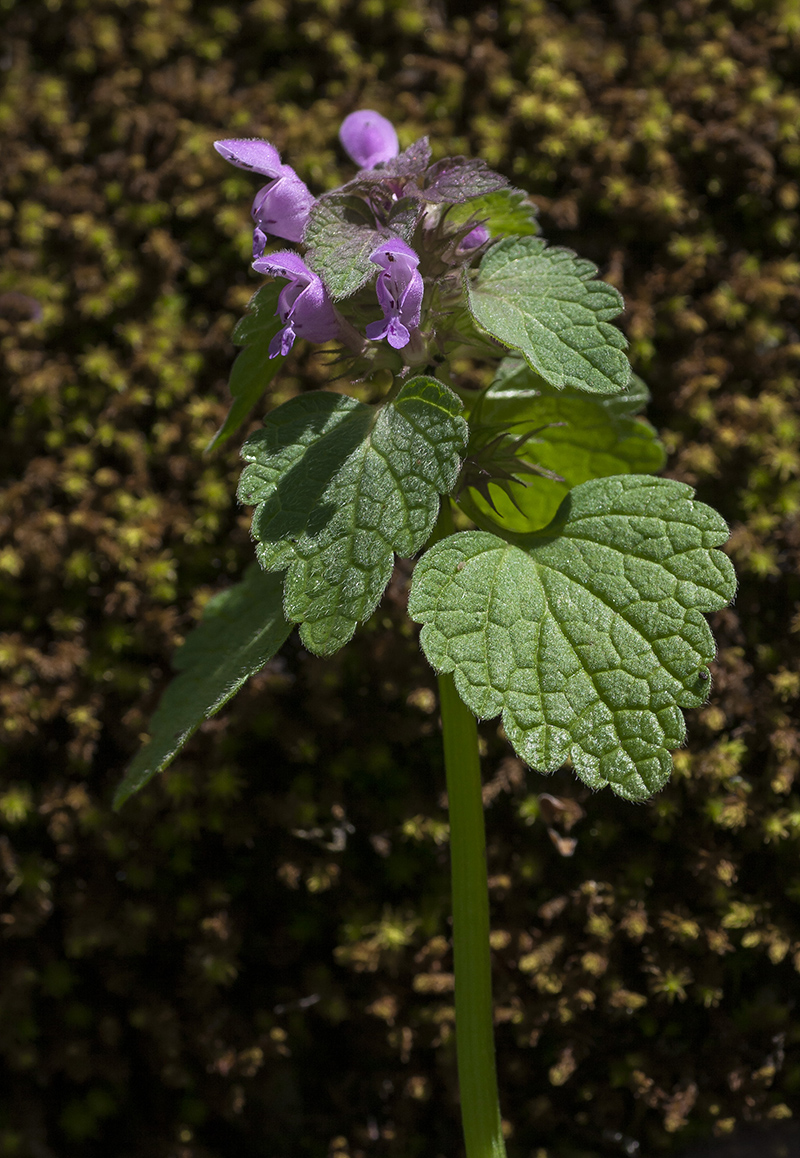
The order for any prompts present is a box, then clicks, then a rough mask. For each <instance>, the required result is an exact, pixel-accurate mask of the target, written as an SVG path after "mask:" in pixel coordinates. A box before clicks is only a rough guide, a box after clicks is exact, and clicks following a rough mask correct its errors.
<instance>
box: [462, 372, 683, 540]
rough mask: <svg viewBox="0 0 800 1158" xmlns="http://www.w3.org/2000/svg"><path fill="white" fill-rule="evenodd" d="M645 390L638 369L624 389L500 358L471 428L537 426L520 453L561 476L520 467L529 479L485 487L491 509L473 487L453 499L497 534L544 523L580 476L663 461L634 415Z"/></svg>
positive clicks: (651, 434)
mask: <svg viewBox="0 0 800 1158" xmlns="http://www.w3.org/2000/svg"><path fill="white" fill-rule="evenodd" d="M648 396H649V395H648V390H647V387H646V386H645V384H644V382H642V380H641V378H638V377H637V376H636V375H633V376H632V377H631V384H630V386H629V388H628V390H627V391H626V392H625V393H623V394H614V395H597V394H586V393H585V392H584V391H581V390H570V389H565V390H556V389H555V388H554V387H552V386H549V385H548V384H547V383H546V382H545V381H544V379H542V378H540V377H538V375H536V374H534V373H533V372H532V371H531V370H530V368H529V367H528V365H527V363H526V362H523V361H521V360H519V359H511V358H506V359H505V360H504V362H503V363H501V365H500V367H499V372H498V377H497V378H496V379H495V381H494V382H493V383H492V385H491V386H490V387H489V389H488V390H487V392H486V394H485V395H484V397H483V399H482V401H481V403H480V405H479V418H478V421H477V422H475V421H474V419H473V416H472V415H471V416H470V429H471V431H472V435H473V437H474V436H475V435H479V434H480V430H481V426H486V427H489V428H490V429H491V428H495V427H496V428H499V429H503V430H507V431H508V432H509V434H510V435H511V436H513V437H519V436H521V435H523V434H525V432H526V431H528V430H532V431H537V433H535V434H534V435H533V437H532V438H531V439H530V440H529V441H528V442H526V443H525V445H524V448H523V449H522V450H521V451H520V453H519V458H520V459H521V460H522V462H531V463H536V464H537V465H538V466H540V467H544V468H545V469H546V470H548V471H552V472H554V473H555V474H557V475H560V476H561V479H562V480H563V481H558V480H557V479H552V478H544V477H531V476H530V475H526V479H528V480H529V482H528V485H527V486H526V485H524V484H523V483H515V482H511V483H506V484H504V486H503V487H502V488H501V487H499V486H495V487H492V488H491V497H492V501H493V503H494V508H495V509H494V510H492V508H491V507H490V505H489V504H488V503H487V502H486V500H485V499H484V498H483V496H482V495H480V494H478V493H477V492H476V491H474V490H468V491H466V492H465V493H464V494H463V495H462V496H461V497H460V498H459V505H460V506H461V507H462V508H463V510H464V512H465V513H466V514H467V515H469V516H470V517H471V518H472V519H473V520H474V521H475V522H477V523H478V524H479V525H481V526H483V527H485V526H486V523H487V521H489V520H490V521H491V522H492V523H493V524H495V525H496V526H497V527H498V532H499V533H500V534H504V533H505V532H514V533H524V532H526V531H535V530H539V529H540V528H541V527H546V526H547V524H548V523H549V522H550V520H551V519H552V518H553V517H554V516H555V513H556V511H557V510H558V508H559V505H560V504H561V502H562V501H563V499H564V498H565V497H566V495H567V494H568V493H569V491H570V490H572V488H573V487H575V486H577V485H578V484H579V483H582V482H587V481H588V480H589V479H594V478H605V477H607V476H609V475H618V474H649V473H656V472H657V471H659V470H661V468H662V467H663V465H664V460H665V454H664V448H663V447H662V445H661V443H660V442H659V441H658V435H657V433H656V431H655V430H654V429H653V427H652V426H651V425H650V424H649V422H645V421H644V420H643V419H639V418H636V414H637V413H638V411H639V410H641V409H642V408H643V407H644V405H645V404H646V402H647V399H648ZM476 417H477V416H476ZM540 427H544V429H539V428H540Z"/></svg>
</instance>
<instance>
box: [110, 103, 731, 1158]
mask: <svg viewBox="0 0 800 1158" xmlns="http://www.w3.org/2000/svg"><path fill="white" fill-rule="evenodd" d="M340 140H341V143H342V145H343V147H344V149H345V151H346V152H347V154H348V156H350V157H351V158H352V160H353V161H354V162H355V163H356V165H358V166H359V169H358V172H356V173H355V174H354V175H353V176H352V177H351V178H350V180H348V181H347V182H346V183H345V184H344V185H342V186H341V187H340V188H339V189H334V190H331V191H330V192H327V193H323V194H321V195H320V196H319V197H314V196H313V194H312V193H311V192H310V191H309V189H308V188H307V186H306V185H305V183H304V182H303V181H302V180H301V179H300V177H299V176H298V175H297V174H296V173H295V171H294V170H293V169H292V168H291V166H289V165H285V164H283V163H282V161H281V158H280V155H279V153H278V151H277V149H276V148H275V147H274V146H273V145H272V144H270V143H269V142H267V141H262V140H223V141H217V142H216V145H215V147H216V149H217V151H218V152H219V153H220V154H221V155H222V156H223V157H224V158H225V159H226V160H227V161H230V162H231V163H232V164H233V165H236V166H238V167H239V168H242V169H247V170H249V171H250V172H252V173H256V174H260V175H262V176H264V177H266V178H268V182H267V184H266V185H264V186H263V188H262V189H260V190H259V192H258V193H257V194H256V197H255V200H254V202H253V208H252V216H253V220H254V223H255V227H254V233H253V255H254V260H253V268H254V269H255V271H256V272H257V273H260V274H265V275H267V276H268V277H269V278H270V279H271V280H270V281H268V282H267V283H266V284H265V285H263V286H262V287H261V288H260V289H259V290H257V292H256V293H255V295H254V296H253V298H252V300H251V302H250V305H249V308H248V312H247V315H246V316H245V317H244V318H243V319H242V320H241V321H240V322H239V324H238V325H237V327H236V329H235V330H234V333H233V340H234V342H236V343H237V344H238V345H240V346H243V347H244V349H243V350H242V352H241V353H240V354H239V356H238V358H237V359H236V362H235V363H234V367H233V371H232V374H231V382H230V389H231V394H232V396H233V404H232V406H231V408H230V411H229V413H228V416H227V418H226V420H225V423H224V424H223V426H222V428H221V429H220V430H219V431H218V433H217V435H216V436H215V438H214V440H213V441H212V444H211V445H213V446H219V445H220V444H222V443H223V442H224V441H225V440H226V439H228V438H229V437H230V436H231V435H232V434H233V433H234V432H235V430H236V429H237V428H238V427H239V426H240V425H241V423H242V422H243V421H244V420H245V419H246V418H247V416H248V414H249V412H250V410H251V409H252V407H253V406H254V405H255V404H256V403H257V402H258V401H259V399H260V398H261V396H262V395H263V393H264V391H265V390H266V389H267V388H268V386H269V383H270V382H271V380H272V378H273V377H274V376H275V374H276V373H277V372H278V371H279V370H280V367H281V366H282V365H283V363H284V360H285V358H286V357H287V355H289V353H290V352H291V350H292V348H293V346H294V344H295V341H296V339H298V338H305V339H307V340H308V341H310V342H312V343H318V344H325V345H327V346H329V347H331V348H332V349H334V350H336V351H338V353H337V355H336V356H335V357H334V358H332V359H330V365H331V368H332V369H331V372H332V374H334V375H335V376H336V378H337V379H338V380H339V383H340V384H341V381H342V378H343V377H345V378H347V377H349V379H350V382H351V383H352V385H353V386H354V387H355V386H356V385H357V387H358V393H359V394H360V395H361V394H364V393H366V395H367V396H368V397H369V396H371V397H372V398H373V400H374V401H373V402H372V403H371V404H367V403H366V402H363V401H361V400H360V398H358V397H353V396H352V395H350V394H348V393H343V392H340V391H336V392H334V391H327V390H313V391H307V392H304V393H300V394H299V395H298V396H297V397H294V398H292V399H290V400H289V401H288V402H285V403H283V404H282V405H280V406H278V407H276V408H275V409H274V410H272V411H271V412H269V413H268V414H267V416H266V418H265V419H264V423H263V427H262V428H261V429H260V430H258V431H256V433H255V434H253V435H252V436H251V437H250V438H248V439H247V441H246V442H245V444H244V446H243V447H242V457H243V459H244V460H245V462H246V464H247V465H246V467H245V469H244V471H243V473H242V476H241V480H240V483H239V489H238V497H239V499H240V500H241V501H242V502H244V503H247V504H249V505H251V506H253V507H254V508H255V509H254V514H253V522H252V534H253V539H254V541H255V551H256V557H257V561H258V563H257V565H253V567H251V568H250V569H249V570H248V571H247V572H246V573H245V575H244V578H243V579H242V581H241V582H240V583H238V584H236V585H235V586H234V587H232V588H230V589H229V590H228V591H223V592H222V593H220V594H219V595H217V596H216V597H215V598H214V599H212V600H211V601H210V603H209V604H208V605H207V607H206V609H205V611H204V615H203V619H202V621H201V623H200V624H199V625H198V627H197V628H195V630H194V631H193V632H192V633H190V635H189V636H188V638H187V641H186V643H185V644H184V646H183V647H182V649H181V650H180V652H179V653H178V656H177V658H176V667H177V668H178V669H179V672H180V674H179V675H178V677H177V678H176V679H175V680H174V681H173V683H172V684H171V685H170V686H169V687H168V688H167V691H166V692H165V694H164V696H163V698H162V701H161V703H160V705H159V708H158V711H157V712H156V714H155V716H154V717H153V720H152V723H151V740H150V742H149V744H147V745H146V746H145V747H144V748H143V749H142V751H141V752H140V753H139V754H138V756H137V757H136V758H135V759H134V761H133V763H132V764H131V766H130V768H129V769H128V772H127V775H126V777H125V780H124V781H123V783H122V785H121V786H120V789H119V791H118V793H117V798H116V799H117V805H118V806H119V805H120V804H122V802H123V801H124V800H126V799H127V798H128V797H129V796H130V795H132V794H133V793H134V792H136V791H137V790H138V789H139V788H141V787H142V786H143V785H144V784H146V783H147V781H148V780H149V779H150V778H151V777H152V776H153V775H155V774H156V773H157V772H159V771H161V770H162V769H164V768H165V767H166V766H167V765H168V764H169V763H170V761H171V760H172V759H173V758H174V757H175V755H176V754H177V753H178V752H179V750H180V748H181V747H182V746H183V744H184V743H185V742H186V740H187V739H188V738H189V737H190V736H191V735H192V733H193V732H194V731H195V729H196V728H197V727H198V726H199V725H200V724H201V723H202V722H203V720H205V719H208V718H209V717H210V716H211V715H213V714H214V712H216V711H218V710H219V708H220V707H222V705H223V704H224V703H226V702H227V700H229V699H230V698H231V696H232V695H233V694H234V693H235V692H236V691H237V690H238V689H239V688H240V687H241V686H242V685H243V684H244V683H245V681H246V680H247V679H248V678H249V677H250V676H251V675H254V674H255V673H256V672H258V671H259V670H260V669H261V668H262V667H263V666H264V664H265V663H266V662H267V661H268V660H269V659H270V658H271V657H272V656H273V655H275V653H276V652H277V650H278V649H279V648H280V646H281V645H282V643H283V642H284V640H285V639H286V638H287V637H288V635H289V634H290V633H291V631H292V630H293V629H294V627H295V626H297V627H298V630H299V634H300V639H301V640H302V642H303V644H304V646H305V647H306V648H307V649H308V650H309V651H311V652H314V653H316V654H317V655H320V656H326V655H331V654H333V652H335V651H337V650H338V649H339V648H340V647H342V646H343V645H344V644H346V643H347V642H348V640H349V639H350V637H351V636H352V635H353V632H354V631H355V630H356V627H357V626H358V624H359V623H361V622H363V621H364V620H365V619H367V618H369V616H370V615H372V613H373V612H374V610H375V608H376V607H377V605H378V603H379V601H380V599H381V596H382V594H383V592H384V590H385V588H386V585H387V583H388V582H389V579H390V577H391V574H392V568H393V565H394V558H395V555H399V556H401V557H405V558H410V557H413V556H415V555H417V554H418V553H420V552H423V551H424V553H423V554H421V557H420V558H419V559H418V561H417V563H416V565H415V569H414V578H413V582H412V586H411V591H410V595H409V605H408V608H409V614H410V616H411V618H412V619H413V620H414V621H416V622H417V623H419V624H421V625H422V631H421V633H420V645H421V647H422V649H423V651H424V652H425V655H426V656H427V658H428V659H429V661H430V663H431V665H432V666H433V668H434V670H435V671H436V672H437V673H438V677H439V692H440V708H441V718H442V732H443V742H444V764H445V772H446V778H447V794H448V810H449V817H450V854H451V863H452V891H453V930H452V939H453V958H454V972H455V978H456V980H455V1009H456V1050H457V1057H458V1070H459V1083H460V1090H461V1114H462V1122H463V1127H464V1138H465V1144H466V1152H467V1158H502V1156H503V1154H504V1152H505V1151H504V1142H503V1134H504V1129H503V1123H502V1120H501V1117H500V1109H499V1100H498V1092H497V1081H496V1076H495V1066H494V1046H493V1036H492V1034H493V1030H492V1001H491V967H490V957H489V907H488V891H487V879H486V858H485V837H484V826H483V809H482V803H481V779H480V765H479V758H478V737H477V730H476V717H477V718H479V719H491V718H493V717H496V716H498V715H499V716H501V717H502V725H503V732H504V735H505V736H506V737H507V739H508V741H509V742H510V743H511V745H512V746H513V748H514V749H515V751H516V752H517V754H518V755H519V756H520V757H521V759H523V760H524V761H525V762H526V763H527V764H528V765H530V767H531V768H534V769H536V770H538V771H540V772H543V773H548V772H554V771H555V770H556V769H558V768H559V767H561V766H562V765H563V764H564V763H565V762H567V761H569V762H570V763H571V766H572V768H573V770H574V772H575V774H576V775H577V776H578V777H579V778H580V779H581V780H583V781H584V782H585V783H586V784H587V785H588V786H589V787H590V788H592V789H599V788H602V787H604V786H609V787H610V788H611V789H612V790H613V791H614V792H616V793H617V794H618V795H620V796H622V797H623V798H625V799H627V800H632V801H640V800H645V799H647V797H648V796H650V795H651V794H652V793H653V792H655V791H657V790H658V789H659V788H661V787H662V786H663V785H664V784H665V783H666V781H667V779H668V777H669V774H670V771H671V767H672V761H671V757H670V749H672V748H676V747H678V746H680V744H681V743H682V742H683V740H684V737H685V726H684V719H683V714H682V711H681V709H682V708H690V707H697V706H699V705H700V704H702V703H703V702H704V700H705V699H706V697H707V695H708V691H709V686H710V679H709V670H708V664H709V663H710V662H711V660H712V659H713V656H714V642H713V639H712V637H711V633H710V630H709V628H708V625H707V623H706V620H705V618H704V613H706V612H710V611H713V610H715V609H717V608H720V607H722V606H724V605H725V603H727V602H728V601H729V600H730V599H731V597H732V595H733V593H734V588H735V580H734V577H733V571H732V568H731V565H730V563H729V561H728V559H727V557H726V556H725V555H723V554H722V553H721V552H720V551H719V550H717V548H718V547H719V546H720V545H721V544H722V543H723V542H724V541H725V539H726V538H727V528H726V526H725V523H724V522H723V520H722V519H721V518H720V517H719V515H718V514H716V512H715V511H713V510H711V508H710V507H707V506H705V505H704V504H702V503H699V502H696V501H695V500H694V498H693V492H692V490H691V488H689V487H687V486H685V485H684V484H682V483H677V482H674V481H671V480H668V479H660V478H657V477H654V476H655V473H656V472H657V471H658V470H660V468H661V467H662V466H663V463H664V454H663V450H662V447H661V445H660V443H659V442H658V439H657V437H656V433H655V431H654V430H653V429H652V427H650V426H649V425H648V424H647V423H646V422H645V421H644V419H642V418H641V417H640V413H641V411H642V409H643V408H644V406H645V404H646V402H647V399H648V393H647V388H646V387H645V385H644V383H643V382H642V381H641V380H640V379H639V378H637V377H636V375H635V374H632V373H631V368H630V366H629V364H628V360H627V357H626V354H625V348H626V342H625V338H624V337H623V335H622V333H621V332H620V331H619V329H617V328H616V327H615V326H614V325H612V324H611V322H612V320H613V319H614V318H615V317H616V316H617V315H618V314H619V313H620V312H621V310H622V308H623V302H622V298H621V296H620V294H619V293H618V292H617V290H616V289H614V288H613V287H612V286H610V285H607V284H606V283H604V282H602V281H600V280H598V278H597V277H596V274H597V270H596V268H595V266H593V265H592V264H591V262H588V261H585V260H583V259H581V258H579V257H577V256H576V255H575V254H574V253H572V252H571V251H570V250H567V249H560V248H555V247H549V246H547V244H546V243H545V242H544V240H543V239H542V238H541V237H540V236H539V227H538V224H537V220H536V213H535V210H534V207H533V205H532V204H531V201H530V199H529V197H528V195H527V194H526V193H524V192H523V191H522V190H519V189H514V188H512V187H511V186H509V184H508V182H507V180H506V179H505V178H504V177H503V176H501V175H500V174H498V173H495V172H493V171H492V170H491V169H489V168H488V167H487V166H486V165H485V164H484V163H483V162H482V161H480V160H473V159H469V158H466V157H445V158H443V159H441V160H438V161H433V160H432V156H431V149H430V146H429V144H428V140H427V138H422V139H421V140H418V141H416V142H414V143H413V144H411V145H409V147H408V148H406V149H405V150H403V151H401V150H400V146H399V142H398V137H397V133H396V132H395V129H394V127H393V126H392V125H391V124H390V123H389V121H387V120H386V119H385V117H383V116H381V115H380V114H379V113H377V112H373V111H372V110H359V111H357V112H354V113H351V114H350V116H348V117H347V118H346V119H345V121H344V123H343V124H342V126H341V130H340ZM274 239H278V240H279V241H280V242H281V243H283V242H286V241H288V242H291V243H293V244H294V245H295V246H296V247H297V249H287V248H279V247H276V249H275V251H271V252H268V251H267V250H268V247H269V246H271V245H272V242H273V240H274ZM464 365H469V366H471V367H472V371H471V374H470V377H469V379H468V380H465V379H464V378H462V377H461V376H460V373H459V368H461V367H463V366H464ZM481 376H482V377H483V380H484V382H483V386H482V387H481V388H480V389H479V388H478V387H477V386H474V385H469V383H470V382H472V383H474V382H476V381H478V380H480V377H481ZM354 392H355V391H354ZM598 450H599V451H600V453H597V452H598ZM454 513H455V514H456V515H457V518H458V519H459V523H458V526H459V527H460V528H462V529H460V530H458V531H457V530H456V526H455V522H454ZM426 548H427V549H426Z"/></svg>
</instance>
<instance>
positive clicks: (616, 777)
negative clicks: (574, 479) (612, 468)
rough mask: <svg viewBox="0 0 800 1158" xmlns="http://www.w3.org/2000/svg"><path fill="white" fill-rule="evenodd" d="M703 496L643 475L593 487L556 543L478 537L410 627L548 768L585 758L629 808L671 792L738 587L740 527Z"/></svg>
mask: <svg viewBox="0 0 800 1158" xmlns="http://www.w3.org/2000/svg"><path fill="white" fill-rule="evenodd" d="M692 494H693V492H692V490H691V488H690V487H688V486H685V485H684V484H682V483H677V482H673V481H671V480H668V479H655V478H650V477H648V476H641V475H623V476H621V477H619V478H607V479H600V480H596V481H592V482H586V483H583V484H582V485H581V486H578V487H576V488H575V489H574V490H573V491H572V492H571V493H570V495H569V496H568V497H567V499H565V501H564V502H563V503H562V505H561V508H560V510H559V512H558V515H557V517H556V519H554V520H553V523H552V524H551V525H550V526H549V527H548V528H546V531H545V532H542V533H540V534H537V535H526V536H515V537H513V540H512V541H510V542H504V541H503V540H502V539H499V538H498V537H497V536H495V535H491V534H487V533H486V532H483V531H466V532H462V533H461V534H457V535H453V536H451V537H450V538H448V539H444V540H442V541H440V542H439V543H437V544H435V546H433V547H432V548H431V550H429V551H428V552H427V553H426V554H425V555H424V556H423V557H422V559H421V560H420V561H419V563H418V564H417V567H416V570H415V573H414V582H413V586H412V590H411V597H410V600H409V614H410V615H411V617H412V618H413V619H415V620H416V621H417V622H418V623H422V624H424V625H425V626H424V627H423V629H422V634H421V644H422V647H423V650H424V651H425V654H426V655H427V657H428V659H429V660H430V662H431V664H432V665H433V667H434V668H435V669H436V670H437V671H440V672H453V673H454V678H455V682H456V687H457V688H458V691H459V694H460V695H461V697H462V699H463V700H464V702H465V703H466V704H467V705H468V706H469V707H470V709H471V710H472V711H473V712H474V713H475V714H476V715H477V716H479V717H484V718H488V717H491V716H495V715H497V714H498V713H499V712H502V715H503V726H504V728H505V731H506V734H507V736H508V738H509V740H510V741H511V743H512V744H513V746H514V748H515V749H516V751H517V753H518V754H519V755H520V756H521V757H522V759H523V760H525V761H527V763H529V764H530V765H532V766H533V767H534V768H537V769H538V770H540V771H542V772H552V771H555V769H556V768H558V767H559V766H560V765H561V764H563V762H564V761H565V760H566V759H567V757H570V758H571V760H572V763H573V766H574V768H575V771H576V772H577V774H578V775H579V776H580V777H581V779H582V780H584V781H585V782H586V783H587V784H588V785H589V786H590V787H592V788H601V787H603V786H604V785H606V784H610V785H611V787H612V788H613V790H614V791H615V792H616V793H618V794H619V795H620V796H624V797H625V798H626V799H628V800H643V799H645V798H646V797H647V796H649V795H650V794H651V793H653V792H655V791H656V790H657V789H658V788H660V787H661V786H662V785H663V784H664V783H665V782H666V780H667V778H668V776H669V772H670V769H671V760H670V756H669V753H668V751H667V749H668V748H674V747H677V746H678V745H680V744H681V742H682V741H683V737H684V722H683V716H682V714H681V712H680V708H681V707H684V708H686V707H696V706H698V705H699V704H701V703H702V702H703V701H704V699H705V698H706V694H707V692H708V686H709V684H708V671H707V670H706V667H705V665H706V664H708V663H709V662H710V660H711V659H712V658H713V656H714V641H713V639H712V637H711V632H710V630H709V628H708V625H707V623H706V621H705V619H704V618H703V612H708V611H714V610H716V609H718V608H720V607H723V606H724V605H725V604H726V603H728V602H729V600H730V599H731V598H732V597H733V594H734V591H735V586H736V581H735V577H734V574H733V568H732V566H731V564H730V561H729V560H728V558H727V557H726V556H725V555H723V554H722V552H720V551H717V550H714V548H716V547H718V546H720V545H721V544H722V543H723V542H724V541H725V539H726V538H727V535H728V529H727V527H726V525H725V523H724V521H723V520H722V518H721V517H720V516H719V515H718V514H717V513H716V512H715V511H713V510H712V509H711V508H710V507H707V506H705V505H704V504H702V503H697V502H694V501H693V500H692Z"/></svg>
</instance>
